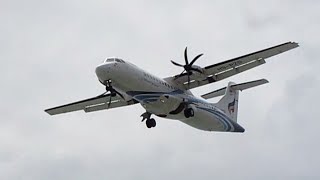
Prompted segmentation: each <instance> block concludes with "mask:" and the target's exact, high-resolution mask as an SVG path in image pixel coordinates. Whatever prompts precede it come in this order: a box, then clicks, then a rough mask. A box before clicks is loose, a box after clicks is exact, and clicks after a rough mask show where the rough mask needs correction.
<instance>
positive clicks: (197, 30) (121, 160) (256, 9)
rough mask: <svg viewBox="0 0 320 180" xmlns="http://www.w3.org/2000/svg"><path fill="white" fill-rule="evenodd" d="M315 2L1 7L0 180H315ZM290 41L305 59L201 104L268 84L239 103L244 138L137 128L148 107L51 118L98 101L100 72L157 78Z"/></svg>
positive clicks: (272, 68)
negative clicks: (69, 106)
mask: <svg viewBox="0 0 320 180" xmlns="http://www.w3.org/2000/svg"><path fill="white" fill-rule="evenodd" d="M319 9H320V1H316V0H303V1H302V0H301V1H299V0H269V1H253V0H246V1H245V0H243V1H226V0H225V1H210V0H200V1H169V0H162V1H109V0H91V1H79V0H77V1H76V0H54V1H44V0H29V1H17V0H0V60H1V62H2V63H1V66H0V77H1V78H0V83H1V93H0V97H1V106H0V113H1V116H0V117H1V118H0V179H13V180H20V179H24V180H35V179H41V180H47V179H50V180H51V179H52V180H53V179H77V180H80V179H159V180H163V179H186V180H189V179H190V180H191V179H257V178H259V179H284V178H291V179H302V178H306V177H308V178H309V179H317V178H319V176H320V173H319V167H320V165H319V161H320V157H319V152H320V144H319V138H320V135H319V127H320V117H319V113H318V112H316V111H317V108H318V107H319V105H318V101H319V100H320V98H319V92H320V78H319V73H318V68H319V67H320V56H319V49H318V48H319V47H320V42H319V32H320V24H319V19H320V11H319ZM287 41H296V42H299V43H300V46H301V47H299V48H297V49H294V50H292V51H289V52H286V53H284V54H281V55H279V56H276V57H272V58H270V59H267V63H266V64H265V65H263V66H260V67H258V68H255V69H254V70H250V71H249V72H244V73H242V74H240V75H237V76H234V77H231V78H229V79H227V80H224V81H221V82H219V83H215V84H211V85H207V86H204V87H201V88H198V89H196V90H194V91H193V92H194V94H196V95H197V96H200V95H201V94H202V93H206V92H209V91H212V90H215V89H217V88H221V87H222V86H225V85H226V84H227V82H228V81H234V82H245V81H249V80H250V81H251V80H255V79H259V78H266V79H268V80H269V81H270V83H269V84H267V85H264V86H261V87H257V88H255V89H250V90H247V91H244V92H242V93H241V94H240V101H239V104H240V106H239V115H238V122H239V123H240V124H241V125H242V126H243V127H244V128H245V129H246V132H245V133H243V134H232V133H212V132H204V131H200V130H197V129H194V128H192V127H189V126H187V125H185V124H183V123H181V122H178V121H170V120H166V119H161V118H158V117H157V118H156V120H157V127H156V128H152V129H147V128H146V126H145V124H144V123H141V122H140V121H141V118H140V115H141V114H142V113H143V112H144V110H143V108H142V107H141V106H140V105H136V106H131V107H126V108H119V109H112V110H109V111H101V112H96V113H90V114H85V113H84V112H75V113H70V114H63V115H59V116H49V115H48V114H46V113H45V112H44V111H43V110H44V109H46V108H49V107H53V106H56V105H61V104H64V103H69V102H73V101H77V100H81V99H84V98H89V97H93V96H96V95H98V94H101V93H102V92H104V87H103V86H102V85H101V84H100V83H99V82H98V80H97V77H96V75H95V72H94V70H95V67H96V66H97V65H98V64H100V63H101V62H102V61H103V60H104V58H105V57H108V56H117V57H121V58H123V59H124V60H127V61H130V62H132V63H134V64H136V65H137V66H139V67H141V68H143V69H145V70H147V71H149V72H151V73H153V74H155V75H157V76H159V77H167V76H172V75H175V74H178V73H180V72H181V69H179V68H178V67H176V66H173V65H172V64H171V63H170V60H175V61H178V62H183V50H184V48H185V46H188V47H189V54H190V56H195V55H197V54H198V53H204V54H205V55H204V56H203V57H202V58H201V59H200V60H198V61H197V65H200V66H207V65H210V64H214V63H218V62H220V61H223V60H227V59H229V58H233V57H237V56H240V55H244V54H247V53H251V52H254V51H257V50H260V49H264V48H267V47H270V46H274V45H277V44H280V43H283V42H287ZM210 101H211V102H215V101H217V100H215V99H213V100H210Z"/></svg>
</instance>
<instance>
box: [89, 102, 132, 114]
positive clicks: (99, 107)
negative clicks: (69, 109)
mask: <svg viewBox="0 0 320 180" xmlns="http://www.w3.org/2000/svg"><path fill="white" fill-rule="evenodd" d="M135 103H136V102H135V101H134V100H131V101H120V100H117V101H112V102H111V104H110V106H109V107H108V103H102V104H98V105H94V106H87V107H85V108H84V111H85V112H86V113H89V112H94V111H101V110H105V109H111V108H116V107H121V106H127V105H131V104H135Z"/></svg>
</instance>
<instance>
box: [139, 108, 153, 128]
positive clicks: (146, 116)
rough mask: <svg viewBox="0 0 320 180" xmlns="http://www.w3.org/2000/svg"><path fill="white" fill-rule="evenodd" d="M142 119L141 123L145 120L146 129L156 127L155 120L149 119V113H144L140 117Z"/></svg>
mask: <svg viewBox="0 0 320 180" xmlns="http://www.w3.org/2000/svg"><path fill="white" fill-rule="evenodd" d="M141 117H142V121H141V122H143V121H144V120H145V119H146V125H147V127H148V128H152V127H156V124H157V123H156V120H154V119H153V118H151V113H149V112H145V113H143V114H142V115H141Z"/></svg>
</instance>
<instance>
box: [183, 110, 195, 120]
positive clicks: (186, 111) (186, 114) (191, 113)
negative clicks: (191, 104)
mask: <svg viewBox="0 0 320 180" xmlns="http://www.w3.org/2000/svg"><path fill="white" fill-rule="evenodd" d="M184 116H185V117H186V118H189V117H193V116H194V111H193V109H192V108H187V109H185V110H184Z"/></svg>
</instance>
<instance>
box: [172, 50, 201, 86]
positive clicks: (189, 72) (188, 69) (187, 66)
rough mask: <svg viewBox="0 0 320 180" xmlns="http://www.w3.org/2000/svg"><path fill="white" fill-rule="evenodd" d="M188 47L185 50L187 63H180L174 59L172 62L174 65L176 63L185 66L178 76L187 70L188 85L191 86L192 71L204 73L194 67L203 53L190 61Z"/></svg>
mask: <svg viewBox="0 0 320 180" xmlns="http://www.w3.org/2000/svg"><path fill="white" fill-rule="evenodd" d="M187 48H188V47H186V49H185V50H184V61H185V65H182V64H179V63H177V62H174V61H172V60H171V62H172V64H174V65H176V66H179V67H183V68H184V70H183V71H182V72H181V73H180V74H179V75H178V77H181V76H182V74H183V73H184V72H186V73H187V75H188V86H189V84H190V75H191V74H192V71H196V72H199V73H202V72H201V71H200V70H199V69H197V68H194V67H192V65H193V64H194V63H195V62H196V61H197V60H198V59H199V58H200V57H201V56H202V55H203V54H199V55H197V56H196V57H194V58H193V59H192V61H191V62H190V63H189V60H188V53H187V51H188V50H187Z"/></svg>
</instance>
